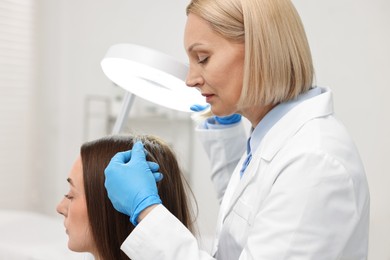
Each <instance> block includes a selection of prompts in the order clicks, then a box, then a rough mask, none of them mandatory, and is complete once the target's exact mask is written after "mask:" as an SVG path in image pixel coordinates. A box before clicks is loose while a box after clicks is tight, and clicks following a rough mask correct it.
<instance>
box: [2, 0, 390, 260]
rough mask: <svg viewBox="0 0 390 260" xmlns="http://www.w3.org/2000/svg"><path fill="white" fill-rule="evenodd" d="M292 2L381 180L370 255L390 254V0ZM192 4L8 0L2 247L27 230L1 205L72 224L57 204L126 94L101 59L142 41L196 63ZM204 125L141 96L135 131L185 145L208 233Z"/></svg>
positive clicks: (320, 80)
mask: <svg viewBox="0 0 390 260" xmlns="http://www.w3.org/2000/svg"><path fill="white" fill-rule="evenodd" d="M293 2H294V4H295V6H296V8H297V9H298V12H299V13H300V15H301V17H302V20H303V23H304V25H305V28H306V32H307V35H308V39H309V42H310V45H311V49H312V54H313V59H314V63H315V69H316V82H317V84H318V85H321V86H329V87H331V88H332V90H333V92H334V101H335V111H336V114H337V116H338V117H339V119H340V120H341V121H343V122H344V124H345V125H346V126H347V128H348V129H349V131H350V133H351V135H352V137H353V138H354V140H355V142H356V145H357V146H358V149H359V151H360V154H361V157H362V159H363V162H364V164H365V168H366V172H367V178H368V181H369V185H370V192H371V224H370V225H371V226H370V257H369V259H371V260H390V247H389V241H390V239H389V235H390V205H389V203H388V200H389V199H390V189H389V188H388V187H389V185H390V167H389V164H388V163H387V162H386V161H387V159H388V158H387V157H388V156H390V148H389V147H390V138H389V136H388V135H389V133H390V119H389V115H388V114H387V113H388V112H389V111H390V104H389V102H388V96H389V95H390V89H389V87H390V83H389V79H388V76H389V74H390V50H389V46H390V15H389V14H390V1H388V0H372V1H363V0H354V1H353V0H343V1H340V0H328V1H312V0H293ZM187 4H188V1H187V0H171V1H156V0H154V1H152V0H143V1H132V0H115V1H110V0H101V1H93V0H79V1H75V0H57V1H52V0H0V91H1V94H0V148H1V149H0V177H1V178H0V179H1V181H0V258H1V250H2V249H4V248H9V247H10V245H9V244H6V246H3V247H2V243H3V242H4V243H5V241H6V240H7V239H8V240H9V237H10V236H11V237H12V236H14V239H15V241H18V236H19V234H25V233H26V231H25V230H22V228H21V227H20V228H18V227H17V226H16V227H13V226H12V225H10V224H9V223H11V222H9V219H10V217H8V218H6V217H3V218H2V217H1V216H2V215H1V214H2V212H5V213H4V214H8V215H7V216H10V215H9V214H11V213H10V212H12V214H13V213H14V212H20V214H21V215H25V216H29V215H28V214H34V216H38V215H39V216H42V217H43V218H50V221H52V220H53V221H54V222H53V223H52V225H53V226H56V225H57V223H58V226H59V227H58V228H59V230H60V231H61V232H63V231H64V230H63V228H62V223H61V222H62V218H61V217H60V216H57V213H56V211H55V207H56V205H57V203H58V202H59V200H60V199H61V198H62V196H63V194H65V193H66V191H67V188H68V187H67V182H66V177H67V176H68V171H69V170H70V167H71V165H72V163H73V161H74V160H75V158H76V157H77V155H78V153H79V148H80V145H81V144H82V143H83V142H85V141H88V140H92V139H95V138H98V137H101V136H103V135H107V134H109V133H110V132H111V129H112V126H113V123H114V122H115V119H116V116H117V114H118V112H119V110H120V107H121V102H122V99H123V97H124V94H125V93H124V91H123V90H122V89H121V88H119V87H117V86H115V85H114V84H113V83H112V82H110V81H109V79H108V78H107V77H106V76H105V75H104V73H103V72H102V69H101V67H100V62H101V60H102V58H103V57H104V55H105V53H106V51H107V50H108V48H109V47H110V46H111V45H114V44H117V43H135V44H139V45H144V46H146V47H151V48H154V49H156V50H159V51H162V52H164V53H166V54H169V55H171V56H173V57H174V58H176V59H178V60H180V61H182V62H185V63H186V62H187V58H186V55H185V51H184V47H183V32H184V26H185V21H186V15H185V7H186V5H187ZM193 128H194V123H193V122H192V121H191V119H190V117H189V114H186V113H183V112H176V111H173V110H169V109H165V108H162V107H158V106H156V105H154V104H152V103H149V102H147V101H145V100H142V99H140V98H136V99H135V104H134V106H133V108H132V109H131V111H130V115H129V119H128V120H127V123H126V126H125V131H136V132H141V133H153V134H157V135H160V136H162V137H163V138H164V139H166V140H167V141H168V142H170V143H171V144H172V145H173V147H175V149H176V152H177V154H178V156H179V160H180V162H181V164H182V166H183V169H184V171H185V173H186V176H187V178H188V180H189V182H190V185H191V188H192V189H193V191H194V193H195V196H196V199H197V202H198V206H199V217H198V225H199V229H200V232H201V234H202V237H203V238H204V241H207V238H209V237H211V236H212V235H213V233H214V226H215V222H216V217H217V212H218V203H217V200H216V194H215V192H214V190H213V186H212V184H211V182H210V181H209V178H208V177H207V176H208V173H209V168H210V166H209V163H208V161H207V158H206V156H205V155H204V153H203V150H202V147H201V145H200V143H199V142H198V140H197V139H196V136H195V135H194V131H193ZM12 216H14V215H12ZM12 218H13V219H14V217H12ZM2 221H3V222H2ZM7 221H8V222H7ZM25 224H26V223H25ZM5 230H7V231H8V233H6V232H5ZM11 233H12V234H11ZM8 240H7V241H8ZM64 241H66V240H65V238H64ZM202 241H203V240H202ZM61 242H62V241H61ZM7 243H9V242H7ZM26 243H28V242H26ZM64 243H66V242H64ZM64 246H65V247H66V245H64ZM204 246H206V247H207V242H205V245H204ZM4 250H6V249H4ZM1 259H3V258H1ZM15 259H17V258H15ZM19 259H22V258H19ZM37 259H38V258H37ZM42 259H43V258H42ZM58 259H59V258H58Z"/></svg>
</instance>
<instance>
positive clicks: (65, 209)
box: [57, 157, 94, 253]
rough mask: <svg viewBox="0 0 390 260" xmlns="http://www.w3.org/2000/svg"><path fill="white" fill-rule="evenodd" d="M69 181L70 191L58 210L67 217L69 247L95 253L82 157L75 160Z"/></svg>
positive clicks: (78, 250) (66, 227)
mask: <svg viewBox="0 0 390 260" xmlns="http://www.w3.org/2000/svg"><path fill="white" fill-rule="evenodd" d="M67 181H68V183H69V192H68V193H67V194H66V195H65V197H64V198H63V199H62V200H61V202H60V203H59V204H58V206H57V212H58V213H59V214H61V215H63V216H64V217H65V220H64V225H65V229H66V233H67V234H68V237H69V240H68V247H69V249H70V250H72V251H75V252H90V253H93V252H94V242H93V238H92V235H91V232H90V224H89V220H88V212H87V203H86V200H85V192H84V181H83V168H82V162H81V157H78V158H77V160H76V161H75V162H74V164H73V167H72V169H71V171H70V173H69V177H68V179H67Z"/></svg>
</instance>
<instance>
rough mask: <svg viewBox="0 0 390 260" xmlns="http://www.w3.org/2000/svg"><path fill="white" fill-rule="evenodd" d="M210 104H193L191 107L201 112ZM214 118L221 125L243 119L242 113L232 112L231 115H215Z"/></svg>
mask: <svg viewBox="0 0 390 260" xmlns="http://www.w3.org/2000/svg"><path fill="white" fill-rule="evenodd" d="M209 106H210V105H209V104H206V105H198V104H197V105H192V106H191V107H190V109H191V110H192V111H194V112H200V111H203V110H205V109H207V108H208V107H209ZM213 117H214V120H215V121H216V122H218V123H219V124H221V125H231V124H235V123H237V122H239V121H240V120H241V115H240V114H232V115H229V116H213Z"/></svg>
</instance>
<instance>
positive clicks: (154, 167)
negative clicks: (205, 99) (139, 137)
mask: <svg viewBox="0 0 390 260" xmlns="http://www.w3.org/2000/svg"><path fill="white" fill-rule="evenodd" d="M147 163H148V166H149V168H150V170H151V171H152V172H157V171H158V169H159V168H160V165H158V164H157V163H155V162H149V161H148V162H147Z"/></svg>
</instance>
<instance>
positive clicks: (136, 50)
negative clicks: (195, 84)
mask: <svg viewBox="0 0 390 260" xmlns="http://www.w3.org/2000/svg"><path fill="white" fill-rule="evenodd" d="M101 66H102V69H103V72H104V73H105V75H106V76H107V77H108V78H109V79H110V80H111V81H112V82H114V83H115V84H117V85H118V86H120V87H122V88H124V89H125V90H127V91H128V94H127V95H126V97H125V100H124V105H123V107H125V106H126V108H127V111H122V112H123V113H122V117H123V116H127V113H128V110H129V108H130V106H131V104H132V102H133V98H134V96H133V95H136V96H139V97H141V98H143V99H146V100H148V101H150V102H153V103H155V104H158V105H161V106H164V107H167V108H171V109H174V110H178V111H183V112H191V110H190V106H191V105H194V104H205V99H204V97H202V96H201V94H200V92H199V91H198V90H196V89H195V88H189V87H187V86H186V84H185V78H186V75H187V71H188V67H187V65H185V64H183V63H181V62H179V61H177V60H175V59H174V58H172V57H171V56H169V55H166V54H164V53H162V52H159V51H156V50H154V49H150V48H147V47H144V46H140V45H135V44H116V45H113V46H111V47H110V48H109V49H108V51H107V53H106V55H105V57H104V58H103V60H102V61H101ZM126 103H127V104H126ZM122 110H123V109H122ZM124 113H125V114H126V115H123V114H124ZM118 120H121V122H118ZM124 120H125V118H120V117H119V118H118V119H117V123H118V124H119V123H122V124H123V121H124ZM116 125H117V124H116ZM118 127H119V126H118ZM118 127H117V128H118ZM119 128H121V126H120V127H119ZM114 129H115V126H114ZM119 131H120V129H119V130H118V129H117V130H114V132H119Z"/></svg>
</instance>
